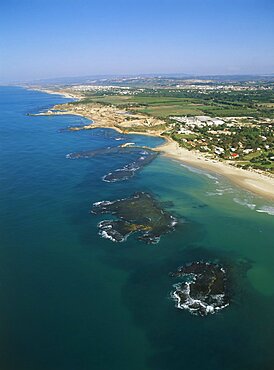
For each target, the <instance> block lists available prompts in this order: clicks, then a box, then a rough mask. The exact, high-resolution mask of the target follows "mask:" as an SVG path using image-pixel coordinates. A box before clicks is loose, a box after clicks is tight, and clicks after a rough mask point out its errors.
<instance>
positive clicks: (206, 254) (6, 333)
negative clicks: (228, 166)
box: [0, 88, 274, 370]
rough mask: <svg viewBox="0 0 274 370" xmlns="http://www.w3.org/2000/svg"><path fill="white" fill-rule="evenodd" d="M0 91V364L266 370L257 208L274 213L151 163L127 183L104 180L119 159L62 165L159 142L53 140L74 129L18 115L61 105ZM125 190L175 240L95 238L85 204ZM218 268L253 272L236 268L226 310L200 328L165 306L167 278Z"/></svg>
mask: <svg viewBox="0 0 274 370" xmlns="http://www.w3.org/2000/svg"><path fill="white" fill-rule="evenodd" d="M0 93H1V100H0V104H1V112H2V114H1V117H0V120H1V123H0V131H1V132H0V134H1V149H0V150H1V165H0V170H1V176H0V182H1V184H0V185H1V187H0V189H1V191H0V202H1V207H0V214H1V216H0V217H1V230H0V237H1V244H0V247H1V248H0V296H1V315H0V320H1V332H0V333H1V334H0V341H1V357H0V365H1V366H0V367H1V368H3V369H5V370H18V369H20V370H21V369H22V370H24V369H28V370H32V369H33V370H37V369H39V370H44V369H45V370H46V369H47V370H52V369H58V370H62V369H64V370H68V369H72V370H75V369H79V370H80V369H96V370H106V369H108V368H111V369H117V370H118V369H119V370H123V369H124V370H129V369H130V370H140V369H142V370H146V369H147V370H154V369H155V370H161V369H163V370H168V369H172V370H176V369H180V370H181V369H182V368H187V369H190V370H196V369H200V368H201V367H202V368H203V369H208V370H219V369H222V370H232V369H233V370H234V369H235V370H236V369H237V370H243V369H251V370H257V369H264V370H265V369H266V370H270V369H273V366H274V365H273V354H272V349H273V343H274V331H273V327H274V317H273V310H274V288H273V287H274V269H273V264H274V243H273V235H274V231H273V230H274V216H273V215H271V214H268V213H260V212H258V211H260V210H268V211H269V210H270V211H271V209H272V208H269V207H273V206H274V205H273V204H271V203H269V202H267V201H265V200H264V199H262V198H258V197H255V196H253V195H251V194H249V193H247V192H245V191H242V190H241V189H239V188H236V187H234V186H232V185H231V184H230V183H229V182H228V181H226V180H224V179H222V178H220V177H218V176H215V175H213V176H212V174H208V173H204V172H201V171H197V170H194V169H192V168H189V167H187V166H182V165H181V164H180V163H178V162H176V161H173V160H170V159H168V158H164V157H162V156H159V157H158V158H156V159H155V160H154V161H153V162H152V163H150V164H149V165H148V166H146V167H145V168H144V169H143V170H142V171H141V172H139V173H138V174H136V175H135V176H134V177H133V178H131V179H129V180H127V181H123V182H116V183H107V182H103V181H102V177H103V176H104V175H105V174H106V173H109V172H111V171H112V170H113V169H114V168H121V167H122V166H123V165H124V164H126V163H127V159H126V158H123V157H121V156H117V157H116V156H115V155H113V156H112V157H111V160H107V161H106V160H105V158H104V156H97V157H94V158H89V159H83V160H75V161H72V160H69V159H67V158H66V155H67V154H68V153H72V152H80V151H88V150H95V149H100V148H106V147H108V146H114V145H117V143H118V144H122V143H126V142H134V143H136V145H140V146H142V145H145V146H156V145H158V144H159V143H160V142H161V139H158V138H151V137H147V136H146V137H145V136H140V135H128V136H126V137H124V136H122V137H121V135H120V134H118V133H116V132H114V131H113V130H94V131H82V132H81V131H78V132H69V131H63V132H62V131H61V132H60V130H61V129H64V128H66V127H68V126H73V125H79V124H81V123H83V122H84V119H83V118H81V117H73V116H57V117H42V116H41V117H30V116H26V114H27V113H29V112H31V113H35V112H38V111H39V110H40V109H46V108H47V107H49V106H51V105H53V104H55V103H59V102H62V101H65V100H64V99H63V98H61V97H58V96H53V95H47V94H42V93H39V92H33V91H26V90H23V89H20V88H1V90H0ZM117 139H119V140H117ZM135 191H145V192H152V193H153V194H154V195H155V197H157V199H159V200H160V201H161V202H169V201H172V203H173V205H171V204H169V203H167V204H169V206H168V207H167V209H168V211H169V212H170V213H171V214H174V215H175V216H176V217H177V218H178V219H179V220H181V222H180V224H179V226H178V227H177V228H176V231H175V232H173V233H169V234H166V235H164V236H162V238H161V241H160V242H159V243H158V244H156V245H149V246H148V245H146V244H144V243H140V242H138V241H137V240H134V238H131V239H129V240H128V242H126V243H121V244H117V243H112V242H111V241H109V240H105V239H102V238H100V236H99V235H98V234H97V231H98V230H97V227H96V226H97V221H98V220H97V219H95V218H94V217H93V216H92V215H91V214H90V209H91V206H92V204H93V203H94V202H96V201H98V200H100V199H120V198H123V197H125V196H130V195H131V194H132V193H134V192H135ZM254 205H255V206H254ZM266 207H268V208H266ZM269 213H271V212H269ZM215 259H216V260H220V261H221V262H225V263H230V264H231V265H233V264H235V261H236V262H237V263H240V262H241V261H242V260H244V261H246V262H248V263H249V264H250V268H249V270H248V271H247V273H246V272H245V271H243V272H242V273H241V271H239V272H238V279H237V283H236V286H235V295H234V297H233V300H232V302H231V304H230V306H229V307H227V308H226V309H225V310H223V311H220V312H219V313H217V314H215V315H212V316H207V317H202V318H201V317H196V316H192V315H190V314H189V313H188V312H186V311H182V310H178V309H176V308H175V303H174V302H173V301H172V300H171V299H170V295H169V294H170V290H171V288H172V284H173V280H172V279H171V278H170V276H169V272H171V271H175V270H176V269H177V268H178V266H180V265H183V264H184V263H187V262H191V261H193V260H215Z"/></svg>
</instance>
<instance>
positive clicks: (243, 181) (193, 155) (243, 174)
mask: <svg viewBox="0 0 274 370" xmlns="http://www.w3.org/2000/svg"><path fill="white" fill-rule="evenodd" d="M32 90H36V91H41V92H45V93H48V94H59V95H61V96H64V97H66V98H68V97H69V98H71V99H75V100H81V97H79V96H76V95H73V94H69V93H66V92H62V91H60V92H55V91H53V90H47V89H39V88H37V89H36V88H33V89H32ZM61 114H72V115H79V116H82V117H84V118H87V119H89V120H92V118H91V117H90V116H87V115H84V114H80V113H76V112H75V113H74V112H71V111H68V112H62V113H61ZM57 115H58V113H57ZM92 121H93V120H92ZM93 122H94V121H93ZM92 126H93V127H90V126H84V127H83V128H82V129H84V130H87V129H95V128H110V129H113V130H116V131H118V132H119V133H122V134H128V135H130V134H133V135H147V136H158V137H161V138H163V139H165V142H164V143H163V144H161V145H159V146H158V147H156V148H153V150H156V151H159V152H161V153H162V154H163V155H164V156H166V157H169V158H173V159H176V160H179V161H180V162H182V163H186V164H189V165H191V166H193V167H194V168H199V169H202V170H208V171H210V172H213V173H216V174H218V175H221V176H224V177H225V178H227V179H228V180H230V181H231V182H232V183H233V184H234V185H237V186H239V187H241V188H242V189H244V190H247V191H249V192H251V193H253V194H255V195H259V196H261V197H263V198H266V199H268V200H271V201H274V178H273V177H270V176H268V175H264V174H261V173H258V172H256V171H249V170H244V169H242V168H237V167H234V166H232V165H230V164H229V163H224V162H220V161H217V160H214V159H208V158H205V157H204V156H203V154H202V153H199V152H192V151H189V150H187V149H185V148H182V147H180V146H179V144H178V143H177V142H175V141H173V140H172V139H171V138H170V137H167V136H162V135H161V132H160V131H154V132H151V131H150V132H136V131H128V132H127V131H126V130H122V129H121V128H119V127H116V126H114V125H109V126H108V125H104V124H100V123H99V124H98V122H97V123H95V122H94V124H92ZM77 130H79V129H77Z"/></svg>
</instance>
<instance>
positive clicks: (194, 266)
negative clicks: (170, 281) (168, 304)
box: [170, 261, 229, 316]
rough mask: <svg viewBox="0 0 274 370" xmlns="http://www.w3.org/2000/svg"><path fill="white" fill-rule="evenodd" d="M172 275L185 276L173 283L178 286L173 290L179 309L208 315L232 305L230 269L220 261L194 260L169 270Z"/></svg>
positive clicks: (176, 276) (173, 296)
mask: <svg viewBox="0 0 274 370" xmlns="http://www.w3.org/2000/svg"><path fill="white" fill-rule="evenodd" d="M170 276H171V277H175V278H183V281H181V282H178V283H176V284H174V285H173V287H174V288H175V289H174V290H173V291H172V292H171V297H172V298H173V299H174V300H175V302H176V307H177V308H179V309H184V310H187V311H189V312H190V313H192V314H194V315H200V316H206V315H208V314H214V313H216V312H218V311H219V310H222V309H223V308H225V307H227V306H228V305H229V293H228V287H227V273H226V271H225V269H224V268H223V267H222V266H220V265H219V264H215V263H210V262H200V261H199V262H192V263H190V264H187V265H184V266H182V267H180V268H178V270H177V271H175V272H172V273H170Z"/></svg>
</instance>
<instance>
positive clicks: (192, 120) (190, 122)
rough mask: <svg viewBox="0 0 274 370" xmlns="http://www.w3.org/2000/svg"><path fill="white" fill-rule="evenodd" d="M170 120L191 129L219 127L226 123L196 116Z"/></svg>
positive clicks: (218, 119) (216, 119)
mask: <svg viewBox="0 0 274 370" xmlns="http://www.w3.org/2000/svg"><path fill="white" fill-rule="evenodd" d="M170 118H171V119H172V120H174V121H176V122H179V123H184V124H185V125H186V126H188V127H189V128H194V127H205V126H213V127H217V126H221V125H223V124H224V123H225V122H224V121H223V120H221V119H220V118H212V117H209V116H194V117H187V116H181V117H170Z"/></svg>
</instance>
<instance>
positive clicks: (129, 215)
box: [91, 192, 177, 244]
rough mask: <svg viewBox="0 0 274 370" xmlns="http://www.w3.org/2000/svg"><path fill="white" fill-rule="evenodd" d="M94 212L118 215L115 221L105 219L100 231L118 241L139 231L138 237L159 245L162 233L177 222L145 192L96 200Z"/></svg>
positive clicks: (172, 228) (170, 228)
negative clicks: (128, 196) (111, 200)
mask: <svg viewBox="0 0 274 370" xmlns="http://www.w3.org/2000/svg"><path fill="white" fill-rule="evenodd" d="M91 212H92V213H93V214H97V215H98V214H105V213H111V214H112V215H115V216H116V218H117V219H115V220H104V221H101V222H100V223H99V224H98V228H99V234H100V235H101V236H102V237H104V238H108V239H110V240H112V241H114V242H122V241H125V240H126V239H127V238H128V236H129V235H131V234H133V233H137V235H138V240H142V241H144V242H146V243H148V244H155V243H158V242H159V240H160V237H161V235H163V234H166V233H168V232H170V231H173V230H174V226H175V225H176V223H177V221H176V219H175V218H174V217H173V216H171V215H170V214H169V213H168V212H165V211H163V210H162V208H161V207H160V205H159V204H158V203H157V202H156V200H155V199H153V197H152V196H151V195H150V194H148V193H144V192H138V193H135V194H134V195H133V196H132V197H130V198H125V199H118V200H115V201H113V202H110V201H102V202H97V203H94V204H93V207H92V211H91Z"/></svg>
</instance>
